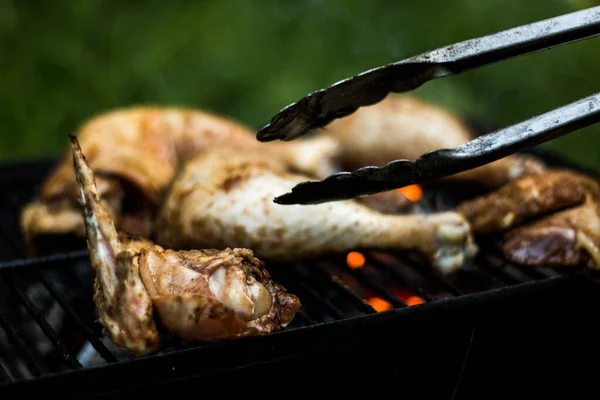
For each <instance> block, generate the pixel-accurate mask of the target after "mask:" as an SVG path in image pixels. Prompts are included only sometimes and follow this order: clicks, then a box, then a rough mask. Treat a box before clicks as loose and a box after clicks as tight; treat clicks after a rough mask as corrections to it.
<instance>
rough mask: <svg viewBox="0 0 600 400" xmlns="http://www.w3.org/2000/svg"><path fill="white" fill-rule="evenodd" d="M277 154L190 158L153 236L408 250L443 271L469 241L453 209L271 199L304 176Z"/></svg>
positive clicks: (290, 253)
mask: <svg viewBox="0 0 600 400" xmlns="http://www.w3.org/2000/svg"><path fill="white" fill-rule="evenodd" d="M306 179H307V177H306V176H305V175H300V174H294V173H290V172H289V171H287V170H286V168H285V167H284V166H283V165H282V164H281V163H280V162H278V161H277V160H272V159H268V158H266V157H263V156H261V155H260V154H258V153H251V152H247V151H245V152H242V151H236V150H233V149H219V150H214V151H211V152H206V153H203V154H201V155H198V156H197V157H195V158H193V159H192V160H190V161H189V162H188V163H187V164H186V165H185V167H184V168H183V169H182V171H181V173H180V174H179V175H178V176H177V177H176V178H175V179H174V182H173V185H172V186H171V189H170V191H169V193H168V194H167V196H166V200H165V204H164V205H163V208H162V209H161V211H160V213H159V216H158V219H157V222H156V224H157V243H159V244H161V245H162V246H168V247H171V248H179V249H186V248H203V247H217V248H218V247H226V246H228V247H229V246H230V247H248V248H252V250H253V251H254V252H255V254H256V255H257V257H260V258H262V259H269V260H279V261H286V260H298V259H302V258H306V257H313V256H317V255H321V254H325V253H334V252H345V251H350V250H353V249H356V248H369V247H370V248H383V249H397V250H414V251H417V252H419V253H421V254H423V255H425V256H426V257H427V258H428V259H429V260H430V261H431V263H433V264H434V265H435V266H436V267H438V268H440V269H441V270H442V271H444V272H452V271H454V270H456V269H458V268H460V267H461V266H463V264H464V262H465V259H467V258H469V257H471V256H473V255H474V254H475V252H476V247H475V245H474V243H473V241H472V237H471V235H470V230H469V225H468V223H467V222H466V221H465V219H464V218H463V216H461V215H460V214H458V213H455V212H447V213H438V214H431V215H385V214H383V213H380V212H377V211H374V210H372V209H369V208H368V207H366V206H364V205H362V204H360V203H359V202H357V201H355V200H348V201H340V202H332V203H324V204H317V205H307V206H304V205H302V206H299V205H293V206H283V205H278V204H275V203H274V202H273V198H274V197H275V196H276V195H277V194H278V193H285V192H286V191H289V190H290V188H292V187H293V186H294V185H296V184H298V183H300V182H302V181H305V180H306Z"/></svg>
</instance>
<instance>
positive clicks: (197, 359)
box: [0, 11, 600, 399]
mask: <svg viewBox="0 0 600 400" xmlns="http://www.w3.org/2000/svg"><path fill="white" fill-rule="evenodd" d="M598 16H600V11H599V12H598V14H597V15H596V18H597V17H598ZM586 22H587V25H586V26H587V28H586V29H583V28H582V29H583V30H581V32H579V33H578V34H579V35H580V36H582V35H581V33H582V32H583V33H585V34H588V33H597V31H596V30H593V29H598V27H599V26H600V25H599V24H598V21H595V22H593V21H592V20H589V21H588V20H586ZM557 26H558V28H557ZM538 27H539V26H538ZM561 27H562V26H561V25H560V24H554V25H552V24H550V25H548V27H547V28H548V29H546V33H548V32H552V29H557V30H560V29H559V28H561ZM562 28H564V27H562ZM531 32H532V31H527V32H526V33H528V34H530V33H531ZM569 32H571V33H573V31H568V30H567V33H569ZM569 38H570V36H568V35H567V37H563V39H565V40H566V39H569ZM530 39H531V38H530ZM534 39H536V40H533V41H531V42H530V43H529V44H534V45H535V46H537V45H539V44H540V43H541V42H543V40H541V39H540V38H537V37H534ZM563 42H566V41H564V40H563ZM553 43H557V44H560V43H562V42H560V41H558V42H553ZM493 44H495V45H496V46H497V45H498V43H495V42H494V43H493ZM517 48H518V46H517ZM498 49H500V50H498ZM501 50H502V48H501V47H498V48H497V49H496V50H494V51H496V52H498V51H500V53H502V51H501ZM522 50H523V48H522V47H521V51H522ZM523 52H524V51H523ZM494 54H495V53H493V52H492V54H491V58H490V59H485V58H481V57H479V58H478V57H474V58H473V59H472V60H471V61H476V62H479V63H480V65H484V64H485V63H489V62H493V61H494V60H496V59H495V57H496V56H497V55H498V54H495V55H494ZM504 56H506V54H504ZM459 61H460V60H459ZM457 65H459V66H460V65H462V64H460V63H459V64H457ZM463 67H465V66H464V65H463ZM381 71H384V70H381ZM381 71H380V72H378V73H381ZM458 71H460V69H459V70H458ZM384 72H385V71H384ZM438 72H439V71H438ZM442 72H444V71H442ZM446 72H448V71H447V70H445V72H444V73H446ZM454 72H457V71H454ZM446 75H448V74H446ZM363 76H367V75H363ZM441 76H445V75H444V74H442V75H441ZM355 79H358V80H359V81H360V79H362V78H361V77H359V78H355ZM413 83H414V82H413ZM351 84H352V81H350V85H351ZM374 87H376V88H377V86H376V85H374ZM332 88H333V89H330V90H332V91H335V90H336V88H335V87H332ZM365 88H367V89H368V90H367V92H369V90H370V89H369V88H368V87H367V86H363V89H365ZM379 89H381V88H379ZM374 90H375V89H374ZM367 94H369V93H367ZM322 97H323V96H322ZM341 97H342V98H343V97H344V96H341ZM367 97H368V96H367ZM350 100H351V101H352V100H355V98H351V99H350ZM367 100H368V99H367ZM365 101H366V100H365ZM369 101H370V100H369ZM588 101H589V104H590V107H589V109H587V110H583V111H585V115H586V117H585V118H586V120H585V123H586V124H591V123H593V122H595V121H597V118H598V115H599V114H598V110H597V108H594V107H593V106H594V104H596V103H595V100H594V99H592V98H591V100H588ZM367 103H368V101H367ZM299 104H301V105H302V104H304V103H299ZM308 104H309V105H310V106H311V107H312V106H314V104H316V103H310V102H309V103H308ZM581 104H584V103H581ZM581 104H580V105H581ZM351 108H352V107H349V108H343V109H340V110H337V113H338V114H337V116H339V115H341V114H343V113H347V112H348V110H350V109H351ZM577 110H578V111H581V112H582V114H581V115H584V113H583V111H582V110H579V109H577ZM292 111H293V110H292ZM310 111H314V110H313V109H310ZM287 112H289V110H288V111H285V112H284V117H285V115H286V114H285V113H287ZM333 114H336V113H335V112H334V113H333ZM287 115H288V116H289V115H290V114H287ZM570 115H571V116H573V115H575V117H576V116H577V115H578V114H573V113H571V114H570ZM317 117H318V118H321V117H322V115H317ZM573 121H575V123H573ZM577 121H578V120H577V118H574V119H573V120H567V122H565V121H563V122H562V123H563V125H564V126H567V125H569V129H572V128H574V127H575V125H577ZM579 121H580V122H579V126H583V125H582V124H583V122H581V121H583V117H581V118H580V120H579ZM276 122H277V121H276ZM279 122H281V121H279ZM317 122H318V121H317ZM559 122H560V121H559ZM559 122H557V124H558V125H560V123H559ZM292 125H293V124H292ZM292 125H289V126H292ZM553 130H554V131H556V132H553ZM542 131H546V132H545V133H546V134H548V132H550V133H551V134H552V135H555V136H556V135H558V134H565V133H566V130H562V131H560V132H559V130H558V128H556V129H555V127H552V126H550V127H548V126H545V127H544V129H542ZM557 132H558V133H557ZM271 133H272V132H271ZM293 133H294V132H292V133H291V134H293ZM481 133H483V132H481ZM513 133H514V132H513ZM533 133H535V134H536V135H537V134H540V132H536V131H535V130H534V131H533ZM541 133H544V132H541ZM292 136H293V135H292ZM545 140H549V139H548V137H546V139H545ZM500 147H501V146H500ZM483 151H485V149H483ZM495 151H496V152H497V153H498V154H500V153H499V152H501V151H504V149H502V148H500V149H495ZM532 153H534V154H535V155H537V156H538V157H540V158H541V159H542V160H544V161H545V162H546V163H547V164H548V165H553V166H566V167H570V168H573V169H575V170H579V171H582V172H585V173H588V174H590V175H593V176H596V177H597V178H600V177H599V176H598V175H597V174H596V173H595V172H593V171H586V170H584V169H582V168H580V167H579V166H577V165H576V164H573V163H571V162H569V161H567V160H564V159H562V158H560V157H557V156H556V155H553V154H551V153H547V152H544V151H541V150H534V151H532ZM498 154H496V156H497V155H498ZM480 161H481V160H480ZM487 161H490V160H489V159H488V160H487ZM56 162H57V160H56V159H46V160H39V161H35V162H29V163H20V164H10V165H4V166H1V167H0V186H1V190H2V193H3V196H2V198H0V293H1V295H2V302H0V393H1V394H2V395H3V397H2V398H14V397H16V396H17V395H18V396H27V395H35V394H36V393H37V392H38V391H41V390H43V391H44V393H57V394H59V395H60V396H61V397H62V398H65V399H76V398H77V399H83V398H86V399H89V398H114V397H119V398H121V397H122V398H126V397H129V396H132V395H138V396H139V395H142V396H144V395H148V394H151V393H152V394H153V393H157V391H158V390H164V391H166V390H169V393H170V394H179V393H187V391H190V393H193V392H191V391H195V393H198V391H202V392H200V393H198V394H197V395H198V396H202V395H204V393H203V392H204V391H207V390H208V391H212V390H226V392H225V393H226V394H232V393H233V392H234V389H238V390H241V391H242V392H243V393H248V392H252V391H259V393H257V395H263V393H260V391H264V390H267V391H272V390H273V388H279V387H282V388H283V387H284V388H285V389H286V391H290V389H292V390H293V391H294V392H300V390H301V389H299V386H302V388H304V387H305V388H306V391H307V392H308V393H311V394H313V393H314V392H317V393H318V392H320V391H322V389H321V388H328V389H332V388H333V389H334V392H335V393H336V394H338V395H339V394H340V393H342V392H346V391H347V392H350V393H353V394H356V386H357V385H361V387H362V386H367V388H368V390H369V394H371V395H374V394H378V393H379V392H380V391H381V393H383V391H384V390H385V391H386V392H387V391H389V390H394V393H395V394H398V395H399V396H406V395H407V394H408V393H418V395H419V398H466V397H474V396H477V398H482V397H484V396H485V397H487V396H489V394H490V392H493V394H497V393H498V392H499V391H501V390H502V389H504V390H508V391H509V392H514V391H518V393H519V394H524V393H525V392H527V391H529V392H531V393H532V394H534V395H536V396H540V394H541V393H542V392H543V391H544V390H546V391H548V392H553V393H555V392H556V390H557V388H560V387H564V388H565V389H568V390H569V394H570V396H571V397H572V396H573V395H574V393H577V392H579V391H581V392H585V391H587V390H592V388H593V386H594V385H593V384H594V381H593V379H591V380H589V378H593V377H595V374H594V372H595V371H594V365H595V363H594V362H593V361H595V359H594V358H593V357H592V358H591V362H590V360H589V358H590V357H591V356H592V355H595V354H594V353H595V352H594V350H595V348H596V346H594V343H595V339H596V338H597V337H598V333H600V331H599V330H598V329H597V328H595V325H596V323H595V321H594V318H593V316H595V313H596V306H597V305H599V304H600V294H599V291H598V290H596V288H597V285H596V282H595V280H596V279H595V277H594V276H593V275H592V272H591V271H589V270H586V269H582V268H572V269H562V270H561V269H553V268H522V267H519V266H516V265H512V264H511V263H509V262H507V261H506V260H505V259H504V258H503V256H502V252H501V251H500V247H499V240H498V238H496V237H494V236H493V235H492V236H488V237H480V238H478V245H479V247H480V251H479V253H478V255H477V257H476V258H475V260H474V261H472V262H470V264H469V265H467V266H466V267H465V269H464V270H463V271H459V272H458V273H456V274H453V275H441V274H440V273H439V272H436V270H435V269H433V268H432V267H431V266H429V265H427V264H426V263H423V262H422V261H420V260H419V259H417V258H413V257H411V256H409V255H407V254H403V253H391V252H381V251H370V250H369V249H356V250H355V251H353V252H351V253H349V254H338V255H331V256H329V257H323V258H319V259H314V260H308V261H304V262H302V263H298V262H297V263H289V264H273V263H268V264H267V267H268V269H269V271H270V272H271V274H272V275H273V278H274V279H275V280H277V281H279V282H280V283H282V284H283V285H284V286H285V287H286V288H287V289H288V290H289V291H290V292H292V293H294V294H296V295H298V296H299V297H300V299H301V301H302V303H303V307H302V309H301V310H300V311H299V313H298V314H297V316H296V318H295V319H294V321H293V323H292V324H290V325H289V326H288V327H287V328H286V329H284V330H282V331H280V332H276V333H272V334H268V335H265V336H261V337H250V338H245V339H242V340H235V341H230V342H221V343H214V344H207V345H187V344H185V343H182V342H179V341H175V342H173V343H172V344H171V346H170V347H169V348H166V349H164V350H163V351H161V352H160V353H158V354H154V355H149V356H144V357H139V358H132V357H130V356H129V355H127V354H126V353H125V352H123V351H122V350H120V349H118V348H116V347H115V346H114V345H113V344H112V342H111V341H110V340H109V339H108V338H106V337H104V336H103V335H102V331H101V328H100V325H99V324H98V323H97V322H96V318H97V315H96V310H95V306H94V303H93V299H92V290H93V278H94V277H93V271H92V269H91V267H90V265H89V259H88V252H87V250H85V249H84V248H83V247H82V248H81V249H78V250H75V251H69V252H65V251H63V250H61V249H54V251H51V252H50V253H49V254H48V255H45V256H41V257H38V258H26V256H25V250H24V243H23V241H22V237H21V233H20V230H19V224H18V222H19V213H20V209H21V207H22V205H23V204H25V203H26V202H27V201H29V200H30V199H31V198H32V197H33V195H34V194H35V193H36V192H37V190H38V189H39V185H40V184H41V183H42V181H43V179H44V178H45V176H46V174H47V172H48V171H49V170H50V169H51V167H52V166H53V165H54V164H55V163H56ZM411 171H412V170H410V171H409V172H411ZM362 174H363V175H354V176H353V178H352V179H355V180H356V179H360V178H361V177H364V176H367V175H368V174H369V172H368V171H367V173H365V172H364V171H363V173H362ZM371 174H372V172H371ZM372 175H374V176H375V175H377V174H372ZM409 175H410V174H409ZM345 176H346V175H344V176H342V175H338V177H337V178H334V179H338V181H339V182H342V181H343V180H344V179H346V178H345ZM376 178H377V177H376ZM371 183H372V182H371ZM396 183H397V182H396ZM375 186H377V185H375ZM306 187H308V188H310V187H311V186H310V185H309V186H306ZM367 189H368V190H371V188H367ZM367 189H365V188H363V189H361V190H367ZM375 189H376V191H380V190H381V189H382V187H381V186H377V187H376V188H375ZM346 190H348V188H346ZM422 190H423V196H422V197H420V199H419V200H418V202H417V203H416V204H413V208H414V209H418V210H419V212H424V213H427V212H435V211H443V210H449V209H452V208H454V207H455V206H456V205H457V204H458V203H459V202H460V201H463V200H467V199H470V198H473V197H474V196H476V195H478V194H481V193H482V189H481V188H478V187H476V186H475V185H472V184H457V183H452V184H447V183H446V184H444V183H441V182H438V183H429V184H424V185H423V186H422ZM309 192H310V191H309ZM350 192H351V190H350ZM312 195H314V192H312ZM350 195H356V193H354V194H352V193H350ZM326 197H327V196H326ZM585 356H587V357H585ZM586 363H588V364H590V366H587V365H586ZM588 382H589V383H588ZM586 383H588V384H587V385H586ZM203 384H204V385H203ZM184 391H185V392H184ZM269 394H270V393H269Z"/></svg>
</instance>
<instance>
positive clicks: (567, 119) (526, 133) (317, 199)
mask: <svg viewBox="0 0 600 400" xmlns="http://www.w3.org/2000/svg"><path fill="white" fill-rule="evenodd" d="M599 121H600V93H596V94H594V95H592V96H589V97H586V98H584V99H581V100H579V101H576V102H574V103H571V104H569V105H566V106H563V107H561V108H558V109H556V110H553V111H550V112H547V113H545V114H542V115H539V116H537V117H534V118H531V119H529V120H527V121H524V122H521V123H518V124H516V125H513V126H510V127H508V128H504V129H500V130H497V131H494V132H491V133H488V134H485V135H482V136H479V137H478V138H476V139H473V140H471V141H469V142H467V143H465V144H463V145H461V146H459V147H455V148H451V149H440V150H435V151H431V152H429V153H425V154H423V155H422V156H421V157H419V158H418V159H417V160H415V161H409V160H396V161H392V162H390V163H389V164H387V165H385V166H383V167H373V166H369V167H364V168H360V169H358V170H356V171H354V172H340V173H337V174H334V175H331V176H329V177H327V178H325V179H324V180H322V181H307V182H302V183H300V184H298V185H296V186H295V187H294V188H292V191H291V192H289V193H286V194H284V195H282V196H279V197H277V198H275V200H274V202H275V203H278V204H317V203H325V202H329V201H335V200H347V199H351V198H354V197H357V196H361V195H368V194H374V193H378V192H383V191H386V190H391V189H396V188H400V187H404V186H407V185H412V184H416V183H423V182H427V181H430V180H433V179H436V178H441V177H445V176H449V175H453V174H456V173H458V172H462V171H466V170H469V169H472V168H475V167H478V166H481V165H484V164H487V163H490V162H492V161H496V160H498V159H500V158H503V157H506V156H508V155H510V154H513V153H516V152H518V151H522V150H526V149H529V148H531V147H534V146H536V145H538V144H541V143H544V142H547V141H550V140H552V139H555V138H557V137H560V136H563V135H566V134H567V133H570V132H573V131H575V130H577V129H580V128H583V127H586V126H588V125H591V124H594V123H596V122H599Z"/></svg>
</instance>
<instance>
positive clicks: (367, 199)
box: [356, 190, 413, 214]
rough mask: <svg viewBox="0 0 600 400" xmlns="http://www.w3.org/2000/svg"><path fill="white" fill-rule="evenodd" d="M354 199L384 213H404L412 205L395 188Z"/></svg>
mask: <svg viewBox="0 0 600 400" xmlns="http://www.w3.org/2000/svg"><path fill="white" fill-rule="evenodd" d="M356 201H358V202H359V203H361V204H364V205H365V206H367V207H369V208H370V209H372V210H376V211H379V212H381V213H384V214H398V213H405V211H408V210H409V209H410V207H411V206H412V205H413V202H412V201H410V200H409V199H408V197H406V196H405V195H403V194H402V193H400V192H399V191H397V190H388V191H386V192H381V193H375V194H372V195H368V196H360V197H357V198H356Z"/></svg>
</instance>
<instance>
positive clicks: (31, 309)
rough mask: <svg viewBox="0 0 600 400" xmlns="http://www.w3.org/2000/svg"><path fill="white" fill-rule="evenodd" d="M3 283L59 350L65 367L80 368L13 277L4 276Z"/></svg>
mask: <svg viewBox="0 0 600 400" xmlns="http://www.w3.org/2000/svg"><path fill="white" fill-rule="evenodd" d="M4 279H5V281H6V282H7V283H8V285H9V286H10V287H11V289H12V290H13V291H14V292H15V293H16V294H17V296H18V297H19V299H20V300H21V302H22V303H23V305H24V306H25V308H26V309H27V311H28V312H29V314H30V315H31V316H32V317H33V319H34V320H35V322H36V323H37V324H38V326H39V327H40V329H41V330H42V331H43V332H44V334H45V335H46V336H47V337H48V339H50V341H51V342H52V344H53V345H54V346H55V347H56V348H57V349H59V350H60V352H61V353H62V357H63V360H64V361H65V362H66V363H67V365H68V366H69V367H71V368H76V369H78V368H81V367H82V366H81V364H80V363H79V361H78V360H77V357H76V356H75V355H73V354H71V352H70V351H69V349H67V347H66V346H65V345H64V343H63V342H62V341H61V340H60V338H59V337H58V335H57V334H56V332H55V331H54V329H52V327H51V326H50V324H48V322H47V321H46V320H45V319H44V317H43V316H42V313H41V312H40V310H38V308H37V307H36V306H35V305H34V304H33V302H32V301H31V299H30V298H29V296H27V295H26V294H25V293H23V290H21V288H20V287H19V286H18V285H17V284H16V283H15V282H14V280H13V277H11V276H5V277H4Z"/></svg>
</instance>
